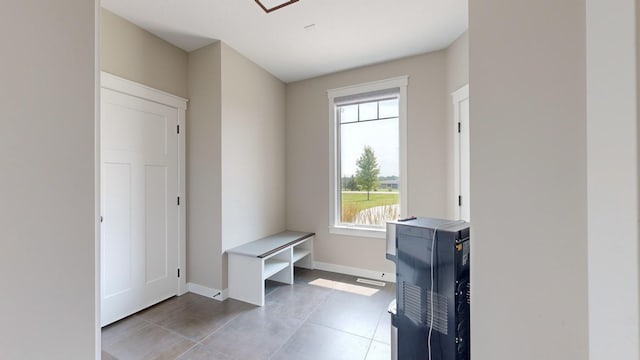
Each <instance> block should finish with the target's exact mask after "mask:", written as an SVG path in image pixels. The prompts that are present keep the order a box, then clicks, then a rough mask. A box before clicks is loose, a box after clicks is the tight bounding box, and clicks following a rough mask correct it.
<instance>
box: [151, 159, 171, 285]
mask: <svg viewBox="0 0 640 360" xmlns="http://www.w3.org/2000/svg"><path fill="white" fill-rule="evenodd" d="M145 192H146V196H145V200H146V201H145V213H146V215H147V217H146V230H147V233H146V237H145V253H146V254H145V255H146V267H147V268H146V276H145V284H150V283H152V282H155V281H161V280H163V279H165V278H167V276H168V275H169V272H168V269H167V256H168V249H167V247H168V244H169V239H168V235H169V234H168V231H167V230H168V229H167V226H166V224H167V215H168V214H167V211H166V209H167V207H168V204H167V196H166V195H167V167H165V166H147V167H146V174H145Z"/></svg>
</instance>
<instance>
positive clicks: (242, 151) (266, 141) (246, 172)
mask: <svg viewBox="0 0 640 360" xmlns="http://www.w3.org/2000/svg"><path fill="white" fill-rule="evenodd" d="M285 175H286V172H285V85H284V83H282V82H281V81H280V80H278V79H276V78H275V77H274V76H273V75H271V74H269V73H268V72H266V71H265V70H264V69H262V68H260V67H259V66H258V65H256V64H254V63H253V62H251V61H250V60H249V59H247V58H246V57H244V56H242V55H241V54H239V53H238V52H236V51H235V50H233V49H232V48H231V47H229V46H227V45H225V44H224V43H223V44H222V251H223V252H224V251H226V250H227V249H229V248H232V247H235V246H238V245H242V244H244V243H247V242H249V241H253V240H256V239H258V238H261V237H264V236H267V235H271V234H274V233H277V232H280V231H283V230H285V185H286V183H287V182H288V179H287V178H286V177H285ZM224 260H225V264H226V256H225V257H224ZM222 271H223V276H222V279H223V282H224V283H223V288H226V287H227V285H226V280H227V276H226V273H227V266H226V265H224V266H223V267H222Z"/></svg>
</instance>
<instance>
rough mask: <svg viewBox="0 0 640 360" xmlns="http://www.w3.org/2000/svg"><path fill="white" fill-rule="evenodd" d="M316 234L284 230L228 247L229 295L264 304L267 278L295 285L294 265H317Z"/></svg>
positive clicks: (252, 302) (256, 303) (311, 266)
mask: <svg viewBox="0 0 640 360" xmlns="http://www.w3.org/2000/svg"><path fill="white" fill-rule="evenodd" d="M314 235H315V234H314V233H307V232H298V231H283V232H281V233H279V234H275V235H271V236H267V237H264V238H262V239H258V240H255V241H252V242H249V243H246V244H244V245H241V246H238V247H235V248H233V249H229V250H227V254H228V255H229V297H231V298H233V299H236V300H240V301H244V302H248V303H251V304H255V305H259V306H264V282H265V280H267V279H269V280H273V281H278V282H281V283H285V284H293V267H294V265H295V266H299V267H303V268H308V269H312V268H313V254H312V250H313V237H314Z"/></svg>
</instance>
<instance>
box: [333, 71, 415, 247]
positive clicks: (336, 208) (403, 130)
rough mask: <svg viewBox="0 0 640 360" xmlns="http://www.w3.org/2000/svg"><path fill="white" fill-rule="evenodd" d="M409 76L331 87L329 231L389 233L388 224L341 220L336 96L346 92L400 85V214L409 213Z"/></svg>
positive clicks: (367, 234) (371, 234)
mask: <svg viewBox="0 0 640 360" xmlns="http://www.w3.org/2000/svg"><path fill="white" fill-rule="evenodd" d="M408 84H409V77H408V76H400V77H395V78H391V79H386V80H380V81H374V82H369V83H364V84H359V85H353V86H347V87H342V88H338V89H332V90H328V91H327V95H328V97H329V144H330V147H329V152H330V158H329V159H330V160H329V163H330V165H329V194H330V196H329V233H331V234H336V235H348V236H360V237H372V238H382V239H384V238H385V237H386V227H381V228H371V227H364V226H357V225H353V226H347V225H344V224H342V223H341V222H340V212H341V206H340V203H339V202H338V201H337V200H338V195H339V194H338V191H340V190H341V187H340V184H339V179H338V175H337V174H338V173H339V169H338V166H339V164H340V161H339V159H338V157H337V156H338V154H339V152H338V142H337V141H336V140H337V138H336V137H337V126H338V123H337V114H336V103H335V99H336V98H340V97H343V96H351V95H358V94H365V93H369V92H374V91H381V90H387V89H395V88H399V89H400V97H399V101H398V112H399V116H398V126H399V129H398V133H399V137H400V139H399V140H400V184H399V185H400V189H399V190H400V216H401V217H405V216H406V214H407V198H408V196H407V86H408Z"/></svg>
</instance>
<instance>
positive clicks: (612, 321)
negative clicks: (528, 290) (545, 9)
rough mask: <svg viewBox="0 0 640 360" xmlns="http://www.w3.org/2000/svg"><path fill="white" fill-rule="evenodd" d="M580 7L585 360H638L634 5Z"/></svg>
mask: <svg viewBox="0 0 640 360" xmlns="http://www.w3.org/2000/svg"><path fill="white" fill-rule="evenodd" d="M586 4H587V64H588V66H587V92H586V93H587V100H588V105H587V154H588V163H587V184H588V220H589V226H588V240H589V242H588V243H589V328H590V332H589V347H590V360H604V359H638V358H640V352H639V351H640V343H639V341H640V330H639V315H638V307H639V306H640V299H639V298H638V296H639V286H638V281H639V277H638V251H639V248H638V215H639V213H638V114H637V111H638V108H637V106H638V98H637V96H638V94H637V86H638V81H637V73H636V67H637V62H636V41H637V34H638V33H637V32H636V25H637V18H636V13H635V9H634V6H635V1H634V0H619V1H618V0H617V1H611V2H603V1H598V0H587V1H586ZM611 19H615V21H611ZM611 39H615V41H611Z"/></svg>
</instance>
